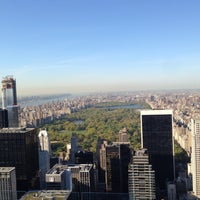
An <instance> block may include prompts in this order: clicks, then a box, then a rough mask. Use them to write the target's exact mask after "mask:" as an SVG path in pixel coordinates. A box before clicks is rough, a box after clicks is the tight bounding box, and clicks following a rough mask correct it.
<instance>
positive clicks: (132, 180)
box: [128, 149, 156, 200]
mask: <svg viewBox="0 0 200 200" xmlns="http://www.w3.org/2000/svg"><path fill="white" fill-rule="evenodd" d="M128 180H129V184H128V188H129V199H130V200H142V199H149V200H154V199H156V192H155V171H154V170H152V166H151V165H150V164H149V156H148V153H147V150H146V149H141V150H138V151H137V152H136V154H135V155H134V156H133V162H132V164H130V165H129V171H128Z"/></svg>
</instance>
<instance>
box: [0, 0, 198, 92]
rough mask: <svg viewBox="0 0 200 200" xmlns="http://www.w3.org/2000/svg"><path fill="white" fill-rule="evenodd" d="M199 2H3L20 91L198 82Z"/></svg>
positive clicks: (0, 67)
mask: <svg viewBox="0 0 200 200" xmlns="http://www.w3.org/2000/svg"><path fill="white" fill-rule="evenodd" d="M199 8H200V1H199V0H191V1H188V0H1V1H0V76H1V78H3V77H5V76H7V75H13V77H14V78H15V79H16V82H17V91H18V95H36V94H54V93H80V92H81V93H84V92H107V91H132V90H133V91H135V90H152V89H153V90H157V89H159V90H160V89H198V88H200V78H199V74H200V12H199Z"/></svg>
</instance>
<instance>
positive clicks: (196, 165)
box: [191, 119, 200, 198]
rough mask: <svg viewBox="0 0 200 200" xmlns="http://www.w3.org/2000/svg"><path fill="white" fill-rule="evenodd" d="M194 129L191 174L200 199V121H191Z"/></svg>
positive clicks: (196, 193) (195, 193)
mask: <svg viewBox="0 0 200 200" xmlns="http://www.w3.org/2000/svg"><path fill="white" fill-rule="evenodd" d="M191 128H192V155H191V172H192V184H193V192H194V195H196V196H197V197H198V198H200V187H199V185H200V119H198V120H194V119H192V120H191Z"/></svg>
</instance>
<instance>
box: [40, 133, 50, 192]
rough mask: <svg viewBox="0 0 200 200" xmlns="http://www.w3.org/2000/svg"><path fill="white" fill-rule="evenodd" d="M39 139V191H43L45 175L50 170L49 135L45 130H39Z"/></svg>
mask: <svg viewBox="0 0 200 200" xmlns="http://www.w3.org/2000/svg"><path fill="white" fill-rule="evenodd" d="M38 138H39V169H40V189H45V174H46V172H47V171H48V170H49V169H50V153H51V146H50V140H49V135H48V133H47V131H46V130H40V132H39V134H38Z"/></svg>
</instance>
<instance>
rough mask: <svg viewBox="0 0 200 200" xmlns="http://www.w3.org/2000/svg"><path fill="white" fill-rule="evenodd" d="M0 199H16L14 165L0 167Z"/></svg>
mask: <svg viewBox="0 0 200 200" xmlns="http://www.w3.org/2000/svg"><path fill="white" fill-rule="evenodd" d="M0 199H2V200H16V199H17V188H16V173H15V168H14V167H0Z"/></svg>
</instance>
